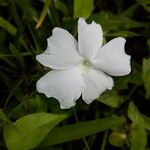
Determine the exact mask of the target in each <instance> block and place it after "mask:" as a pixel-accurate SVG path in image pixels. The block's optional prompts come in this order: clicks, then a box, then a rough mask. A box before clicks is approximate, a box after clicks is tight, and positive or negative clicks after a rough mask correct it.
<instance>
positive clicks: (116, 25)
mask: <svg viewBox="0 0 150 150" xmlns="http://www.w3.org/2000/svg"><path fill="white" fill-rule="evenodd" d="M89 20H90V21H93V20H94V21H96V22H97V23H99V24H100V25H101V26H102V27H103V30H104V31H105V32H106V33H107V32H110V31H111V30H113V31H117V32H119V31H118V30H127V29H132V28H139V27H145V26H147V25H148V23H142V22H139V21H135V20H132V19H130V18H128V17H125V16H123V15H114V14H112V13H110V12H107V11H102V12H100V13H96V14H93V15H91V17H90V18H89Z"/></svg>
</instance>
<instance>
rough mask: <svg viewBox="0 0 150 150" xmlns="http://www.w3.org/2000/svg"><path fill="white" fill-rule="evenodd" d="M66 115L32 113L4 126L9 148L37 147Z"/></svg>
mask: <svg viewBox="0 0 150 150" xmlns="http://www.w3.org/2000/svg"><path fill="white" fill-rule="evenodd" d="M65 117H66V115H55V114H49V113H36V114H30V115H27V116H25V117H22V118H20V119H19V120H17V121H16V122H15V123H13V124H12V125H10V124H6V125H5V126H4V139H5V143H6V146H7V148H8V150H29V149H32V148H35V147H36V146H37V145H38V144H39V143H40V142H41V141H42V140H43V139H44V137H45V136H46V135H47V133H48V132H49V131H50V130H52V128H54V127H55V126H56V125H57V124H58V123H59V122H60V121H62V120H63V119H64V118H65Z"/></svg>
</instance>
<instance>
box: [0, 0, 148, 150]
mask: <svg viewBox="0 0 150 150" xmlns="http://www.w3.org/2000/svg"><path fill="white" fill-rule="evenodd" d="M79 17H84V18H86V19H87V21H88V22H91V21H93V20H94V21H95V22H97V23H99V24H101V26H102V28H103V31H104V43H105V42H106V41H109V40H110V39H112V38H114V37H119V36H121V37H125V38H126V39H127V43H126V52H127V53H128V54H129V55H131V58H132V63H131V65H132V72H131V73H130V75H128V76H124V77H119V78H115V86H114V88H113V90H112V91H109V92H108V91H106V92H104V93H103V94H102V95H101V96H100V97H99V99H97V100H96V101H94V102H93V103H92V104H90V105H87V104H85V103H84V102H83V101H81V100H78V101H77V105H76V106H75V107H74V108H71V109H69V110H61V109H60V107H59V104H58V102H57V100H55V99H54V98H49V99H48V98H46V97H45V96H44V95H43V94H39V93H37V91H36V89H35V85H36V81H37V80H38V79H39V78H40V77H41V76H42V75H43V74H45V73H46V72H47V71H48V70H47V69H46V68H44V67H43V66H41V65H40V64H38V62H36V60H35V56H36V55H37V54H39V53H41V52H43V51H44V50H45V49H46V44H47V41H46V39H47V38H48V37H49V36H50V35H51V31H52V29H53V28H54V27H56V26H58V27H62V28H65V29H67V30H68V31H69V32H70V33H71V34H73V35H74V36H75V37H76V35H77V20H78V18H79ZM118 65H119V64H118ZM149 110H150V1H149V0H108V1H106V0H0V149H2V150H5V149H8V150H20V149H23V150H29V149H35V150H47V149H48V150H49V149H52V150H70V149H73V150H76V149H78V150H80V149H81V150H85V149H87V150H90V149H92V150H97V149H101V150H107V149H108V150H113V149H115V150H116V149H118V150H119V149H120V150H121V149H123V150H128V149H131V150H148V149H150V142H149V141H150V111H149ZM60 122H61V123H60ZM56 125H58V126H57V127H56Z"/></svg>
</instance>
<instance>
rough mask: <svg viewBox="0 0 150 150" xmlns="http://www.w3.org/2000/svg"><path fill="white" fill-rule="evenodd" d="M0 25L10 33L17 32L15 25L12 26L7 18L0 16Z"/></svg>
mask: <svg viewBox="0 0 150 150" xmlns="http://www.w3.org/2000/svg"><path fill="white" fill-rule="evenodd" d="M0 27H2V28H4V29H5V30H7V31H8V32H9V33H10V34H12V35H15V34H16V33H17V29H16V27H14V26H13V25H12V24H10V23H9V22H8V21H7V20H5V19H4V18H2V17H0Z"/></svg>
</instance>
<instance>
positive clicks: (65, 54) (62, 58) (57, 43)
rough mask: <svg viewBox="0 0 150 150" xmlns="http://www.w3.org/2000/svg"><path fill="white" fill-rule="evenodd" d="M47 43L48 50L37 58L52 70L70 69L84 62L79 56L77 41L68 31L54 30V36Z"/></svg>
mask: <svg viewBox="0 0 150 150" xmlns="http://www.w3.org/2000/svg"><path fill="white" fill-rule="evenodd" d="M47 41H48V47H47V50H46V51H45V52H44V53H42V54H40V55H37V57H36V59H37V60H38V61H39V62H40V63H41V64H43V65H44V66H47V67H50V68H52V69H68V68H71V67H72V66H74V65H77V64H79V63H80V61H81V60H82V58H81V56H79V54H78V44H77V41H76V40H75V38H74V37H73V36H72V35H71V34H70V33H69V32H68V31H66V30H64V29H61V28H54V29H53V33H52V36H51V37H50V38H48V39H47Z"/></svg>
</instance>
